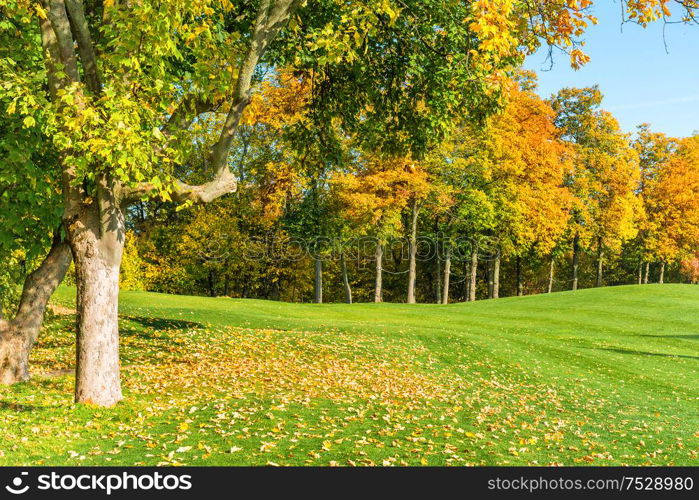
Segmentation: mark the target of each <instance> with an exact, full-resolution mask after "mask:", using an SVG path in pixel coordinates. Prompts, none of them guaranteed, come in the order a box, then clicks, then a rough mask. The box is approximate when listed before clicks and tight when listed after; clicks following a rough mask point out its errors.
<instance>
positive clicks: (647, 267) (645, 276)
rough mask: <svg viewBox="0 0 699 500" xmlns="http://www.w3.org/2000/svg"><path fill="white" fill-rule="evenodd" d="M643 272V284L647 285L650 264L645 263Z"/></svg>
mask: <svg viewBox="0 0 699 500" xmlns="http://www.w3.org/2000/svg"><path fill="white" fill-rule="evenodd" d="M645 267H646V268H645V272H644V274H643V284H644V285H647V284H648V275H649V274H650V262H648V261H646V265H645Z"/></svg>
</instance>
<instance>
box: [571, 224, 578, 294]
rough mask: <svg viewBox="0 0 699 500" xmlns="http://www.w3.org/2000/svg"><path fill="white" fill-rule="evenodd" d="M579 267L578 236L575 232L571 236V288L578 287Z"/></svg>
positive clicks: (575, 288)
mask: <svg viewBox="0 0 699 500" xmlns="http://www.w3.org/2000/svg"><path fill="white" fill-rule="evenodd" d="M579 267H580V236H579V235H578V233H575V237H574V238H573V284H572V287H571V288H572V289H573V290H577V289H578V268H579Z"/></svg>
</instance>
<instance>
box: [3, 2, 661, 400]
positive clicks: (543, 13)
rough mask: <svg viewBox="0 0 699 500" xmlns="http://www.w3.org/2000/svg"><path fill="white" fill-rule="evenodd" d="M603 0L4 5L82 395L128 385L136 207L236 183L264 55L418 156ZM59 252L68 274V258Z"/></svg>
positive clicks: (636, 5)
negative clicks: (127, 317) (69, 282)
mask: <svg viewBox="0 0 699 500" xmlns="http://www.w3.org/2000/svg"><path fill="white" fill-rule="evenodd" d="M660 1H661V3H662V5H665V3H666V2H662V0H660ZM647 3H648V2H643V3H641V2H628V5H629V9H630V10H631V11H632V12H644V13H645V12H646V11H649V12H651V14H652V12H654V10H653V9H656V7H657V5H656V4H657V3H658V2H652V7H647V5H646V4H647ZM588 5H589V1H588V0H580V1H573V2H544V1H540V2H534V5H532V4H531V2H519V1H516V2H515V1H511V0H480V1H477V2H473V3H468V4H467V3H465V2H458V1H456V0H453V1H451V0H450V1H448V2H443V1H441V0H439V1H438V0H428V1H424V0H421V1H417V0H401V1H400V2H398V3H397V4H393V3H392V2H390V1H385V2H381V3H379V4H375V3H364V2H360V1H358V2H339V1H337V0H323V1H319V2H313V3H310V2H308V3H306V2H302V1H301V0H260V1H259V2H247V1H245V2H240V3H237V4H236V5H234V4H233V3H231V2H229V1H228V0H215V1H214V0H195V1H193V2H181V1H179V0H166V1H165V2H162V1H158V2H155V1H153V0H143V1H141V2H122V1H106V0H105V1H99V0H97V1H95V2H83V1H82V0H42V1H40V2H39V1H36V2H29V1H25V0H11V1H10V2H6V3H5V4H4V5H3V6H2V14H3V17H4V19H5V20H4V21H3V23H2V26H1V27H0V28H1V29H2V35H0V36H2V38H3V44H2V47H3V54H2V55H3V57H2V73H3V82H2V101H3V102H7V101H11V104H10V105H8V106H7V107H8V110H9V108H10V107H11V110H9V112H10V113H18V114H19V115H20V116H21V117H22V120H23V123H25V124H26V125H27V126H28V127H37V128H38V129H39V130H41V132H42V134H44V135H45V137H46V138H47V139H48V142H49V143H50V144H51V145H52V147H53V148H54V153H55V158H56V164H57V169H56V175H55V176H53V177H52V178H51V179H52V182H53V185H58V184H59V183H60V185H61V190H62V192H61V198H62V202H61V207H60V209H61V211H62V221H63V230H64V231H65V233H66V239H67V242H68V244H69V245H70V249H71V253H72V256H73V260H74V262H75V270H76V284H77V302H76V306H77V310H78V315H77V317H78V322H77V344H78V349H77V373H76V400H77V401H78V402H91V403H94V404H97V405H105V406H109V405H112V404H114V403H116V402H117V401H119V400H120V399H121V388H120V377H119V358H118V326H117V301H118V282H119V274H120V273H119V269H120V265H121V259H122V254H123V245H124V234H125V211H126V210H127V208H128V207H129V206H130V205H131V204H133V203H136V202H138V201H139V200H142V199H145V198H150V197H161V198H165V199H169V200H173V201H175V202H177V203H181V204H184V205H185V206H186V205H191V204H194V203H209V202H211V201H212V200H214V199H216V198H218V197H220V196H223V195H225V194H228V193H230V192H233V191H235V189H236V187H237V179H236V177H235V175H234V174H233V173H232V171H231V168H230V165H229V156H230V154H231V150H232V147H233V144H234V142H235V137H236V135H237V133H238V125H239V124H240V121H241V119H242V116H243V113H244V110H245V108H246V107H247V106H248V104H249V103H250V100H251V95H252V94H253V93H254V89H255V82H256V81H259V80H260V79H261V78H262V77H263V73H264V71H265V69H267V68H269V67H272V66H275V65H280V64H282V63H285V62H288V63H291V64H293V65H294V66H295V67H297V68H299V69H302V70H303V71H306V72H307V73H309V74H313V75H316V76H318V82H319V89H318V92H317V93H316V97H317V98H318V102H319V103H320V104H321V105H319V109H321V110H322V111H323V112H319V113H318V117H319V118H320V119H321V121H324V122H325V123H331V121H330V120H329V119H328V117H331V116H335V117H340V118H341V119H342V121H343V122H344V126H345V127H346V128H347V129H348V130H350V131H352V133H358V132H359V131H361V132H362V133H361V134H359V133H358V136H359V137H361V140H362V141H363V142H364V143H366V144H371V145H373V147H374V148H375V149H399V150H404V151H401V152H402V153H405V152H407V151H405V150H408V149H410V150H412V152H413V153H416V157H417V158H419V157H420V154H419V153H420V152H421V151H425V150H426V149H427V148H428V146H429V143H430V142H431V141H433V140H435V139H439V137H440V136H441V135H443V134H444V133H445V132H446V131H447V130H448V128H449V124H450V122H449V119H448V117H449V116H453V115H456V114H459V113H462V112H464V111H465V110H468V111H469V114H470V116H471V117H473V118H478V117H479V116H484V115H486V114H488V112H489V111H490V110H491V109H492V108H493V105H492V102H495V101H497V97H498V79H499V78H500V77H501V76H502V74H503V70H504V68H506V67H508V66H511V65H512V64H513V63H516V62H517V61H518V60H521V58H522V55H523V54H524V53H525V52H526V51H528V50H531V49H532V48H533V47H534V46H535V45H536V43H537V42H538V40H539V37H543V38H544V39H545V40H546V41H547V42H548V43H551V44H557V45H573V46H575V45H574V43H573V42H574V41H575V40H574V38H575V37H578V36H579V35H580V34H581V33H582V31H583V30H584V28H585V26H586V25H587V23H588V22H589V21H591V20H592V18H591V16H589V14H587V12H586V11H585V7H587V6H588ZM656 10H657V9H656ZM651 14H649V15H651ZM644 15H645V14H644ZM464 20H466V21H467V22H464ZM290 21H292V22H290ZM638 21H639V22H642V23H643V22H645V21H646V17H639V18H638ZM435 26H438V27H439V29H435ZM406 54H410V57H405V55H406ZM570 56H571V61H572V63H573V65H579V64H581V63H583V62H584V61H585V59H586V56H584V54H583V53H582V52H581V51H580V50H579V49H578V48H577V47H576V48H574V49H573V50H570ZM387 70H388V71H387ZM358 86H359V88H360V91H359V92H357V91H356V90H357V88H358ZM360 111H361V112H360ZM207 112H208V113H216V115H217V119H216V120H214V123H213V127H214V128H215V131H216V133H217V135H216V136H215V139H214V140H212V141H210V142H207V143H205V144H204V145H205V146H206V148H205V149H206V156H205V158H206V161H205V162H199V164H198V166H201V164H202V163H203V164H204V166H205V167H206V169H207V171H208V173H209V174H210V177H209V180H207V181H205V182H203V183H201V184H190V182H192V181H190V180H189V179H190V178H196V177H197V175H196V174H197V173H201V172H200V171H198V169H197V168H196V166H197V165H195V164H194V163H193V162H191V161H190V160H191V154H190V153H191V152H192V150H198V149H200V148H199V147H194V146H202V140H203V139H202V138H201V137H197V136H196V134H195V132H196V131H197V130H198V129H199V127H198V126H197V125H198V124H199V119H200V117H201V115H202V114H204V113H207ZM199 177H200V176H199ZM49 255H50V254H49ZM59 260H61V263H62V259H59ZM46 264H47V266H49V267H50V268H51V270H52V273H53V274H54V275H55V276H57V275H58V274H60V273H56V272H55V271H57V270H58V267H60V266H59V265H58V264H59V262H57V261H55V260H54V259H48V260H47V261H46ZM41 302H43V301H39V302H38V303H39V304H40V303H41ZM23 335H24V334H23ZM25 343H26V342H25ZM28 343H29V344H31V342H28ZM2 379H3V380H10V381H11V380H12V377H11V376H9V377H8V376H3V377H2Z"/></svg>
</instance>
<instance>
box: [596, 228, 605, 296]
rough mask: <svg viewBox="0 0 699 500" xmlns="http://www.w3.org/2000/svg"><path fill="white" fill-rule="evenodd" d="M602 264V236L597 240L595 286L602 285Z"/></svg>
mask: <svg viewBox="0 0 699 500" xmlns="http://www.w3.org/2000/svg"><path fill="white" fill-rule="evenodd" d="M603 266H604V245H603V244H602V238H599V239H598V240H597V280H596V282H595V286H597V287H600V286H602V281H603V274H602V273H603V269H604V268H603Z"/></svg>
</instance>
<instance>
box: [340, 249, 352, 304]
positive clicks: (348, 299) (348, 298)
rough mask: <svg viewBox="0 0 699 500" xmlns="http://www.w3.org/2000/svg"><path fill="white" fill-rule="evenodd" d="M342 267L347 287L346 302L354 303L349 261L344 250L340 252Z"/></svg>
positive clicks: (344, 285)
mask: <svg viewBox="0 0 699 500" xmlns="http://www.w3.org/2000/svg"><path fill="white" fill-rule="evenodd" d="M340 267H341V268H342V285H343V287H344V288H345V302H347V303H348V304H351V303H352V287H350V282H349V276H347V262H346V261H345V254H344V252H340Z"/></svg>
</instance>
